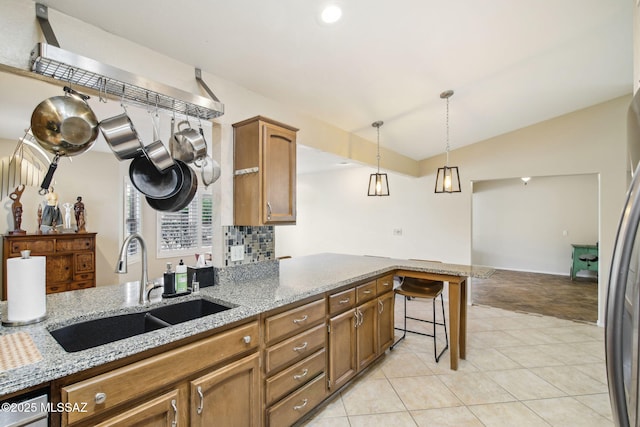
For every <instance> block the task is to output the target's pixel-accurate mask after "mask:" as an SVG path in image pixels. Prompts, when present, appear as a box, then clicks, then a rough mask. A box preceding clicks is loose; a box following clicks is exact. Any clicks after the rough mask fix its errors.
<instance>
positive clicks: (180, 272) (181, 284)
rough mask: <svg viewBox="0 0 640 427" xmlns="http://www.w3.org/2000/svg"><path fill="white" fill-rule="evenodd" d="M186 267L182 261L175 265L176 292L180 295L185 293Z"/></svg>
mask: <svg viewBox="0 0 640 427" xmlns="http://www.w3.org/2000/svg"><path fill="white" fill-rule="evenodd" d="M187 282H188V281H187V266H186V265H185V264H184V262H183V261H182V260H180V263H179V264H178V265H176V292H177V293H179V294H181V293H185V292H187V285H188V284H187Z"/></svg>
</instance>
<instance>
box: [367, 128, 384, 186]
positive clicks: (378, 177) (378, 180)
mask: <svg viewBox="0 0 640 427" xmlns="http://www.w3.org/2000/svg"><path fill="white" fill-rule="evenodd" d="M383 124H384V122H383V121H381V120H378V121H377V122H373V123H371V126H373V127H374V128H376V129H377V130H378V156H377V158H378V172H377V173H372V174H371V176H370V177H369V192H368V193H367V196H388V195H389V181H388V180H387V174H386V173H380V126H382V125H383Z"/></svg>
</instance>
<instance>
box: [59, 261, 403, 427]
mask: <svg viewBox="0 0 640 427" xmlns="http://www.w3.org/2000/svg"><path fill="white" fill-rule="evenodd" d="M393 295H394V293H393V274H387V275H384V276H381V277H378V278H375V279H373V280H369V281H366V282H364V283H363V282H357V283H354V284H351V285H345V286H343V287H341V288H339V289H336V290H334V291H331V292H328V293H325V294H321V295H317V296H314V297H309V298H307V299H305V300H303V301H300V302H297V303H294V304H290V305H287V306H284V307H281V308H278V309H274V310H271V311H269V312H266V313H263V314H261V315H258V316H255V317H254V318H251V319H248V320H247V321H246V322H245V323H241V324H239V325H238V324H236V325H234V326H232V327H227V328H226V329H223V330H222V332H218V331H216V330H213V331H211V333H210V334H208V336H205V335H207V334H201V335H200V336H199V337H198V338H193V339H190V340H188V341H189V342H188V343H187V344H182V345H180V344H177V343H174V344H168V345H167V346H165V347H164V349H162V348H159V349H154V350H150V352H151V355H147V356H144V355H137V356H132V357H131V358H128V359H126V360H123V361H118V362H113V364H112V365H111V366H102V367H98V368H94V369H91V370H88V371H84V372H80V373H78V374H75V375H72V376H70V377H66V378H62V379H60V380H58V381H56V382H54V384H52V387H51V394H52V400H53V401H54V402H61V403H63V404H65V405H70V406H73V405H75V404H82V403H84V402H87V406H86V407H85V408H84V409H85V412H65V413H62V414H61V415H58V416H57V418H54V419H53V420H52V425H54V426H55V425H62V426H73V427H75V426H78V427H79V426H102V427H106V426H122V425H137V426H212V425H215V426H219V427H225V426H243V427H244V426H247V427H251V426H255V427H259V426H268V427H282V426H290V425H295V424H296V423H299V422H301V421H302V420H304V419H305V418H307V417H309V416H310V413H311V412H312V411H313V410H314V409H316V408H317V407H318V406H319V405H320V404H321V403H322V402H323V401H324V400H326V399H327V398H328V397H329V396H330V395H332V394H334V393H336V392H338V391H339V390H340V389H341V388H342V387H344V386H345V385H346V384H347V383H348V382H349V381H350V380H352V379H353V378H355V377H356V376H357V375H358V374H360V373H361V372H363V371H364V370H365V368H367V367H368V366H370V365H371V363H372V362H373V361H375V360H376V359H378V358H379V357H381V356H383V355H384V353H385V351H386V350H387V349H388V348H389V347H390V346H391V344H392V343H393V338H394V333H393V306H394V304H393V301H394V299H393ZM342 319H346V320H342ZM147 353H149V352H147ZM174 423H175V424H174Z"/></svg>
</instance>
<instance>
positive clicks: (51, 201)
mask: <svg viewBox="0 0 640 427" xmlns="http://www.w3.org/2000/svg"><path fill="white" fill-rule="evenodd" d="M44 197H45V199H46V201H47V203H46V205H45V206H44V210H43V211H42V225H45V226H47V227H51V229H52V230H51V231H53V232H55V228H56V225H57V224H61V223H62V214H61V213H60V208H59V207H58V195H57V194H56V193H55V191H53V187H49V192H48V193H47V194H46V195H45V196H44Z"/></svg>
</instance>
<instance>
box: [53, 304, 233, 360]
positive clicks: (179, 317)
mask: <svg viewBox="0 0 640 427" xmlns="http://www.w3.org/2000/svg"><path fill="white" fill-rule="evenodd" d="M229 309H231V307H227V306H224V305H220V304H217V303H215V302H211V301H207V300H204V299H197V300H191V301H185V302H180V303H177V304H171V305H166V306H162V307H158V308H154V309H152V310H149V311H143V312H141V313H129V314H121V315H116V316H109V317H102V318H99V319H94V320H88V321H85V322H79V323H74V324H72V325H69V326H64V327H62V328H59V329H55V330H53V331H50V332H49V333H50V334H51V336H53V338H55V340H56V341H57V342H58V343H59V344H60V345H61V346H62V348H64V349H65V350H66V351H67V352H69V353H73V352H76V351H81V350H86V349H89V348H93V347H97V346H99V345H103V344H108V343H111V342H114V341H118V340H122V339H125V338H130V337H133V336H136V335H140V334H144V333H146V332H151V331H155V330H156V329H161V328H164V327H167V326H171V325H177V324H178V323H182V322H187V321H189V320H194V319H198V318H200V317H204V316H208V315H210V314H215V313H220V312H222V311H225V310H229Z"/></svg>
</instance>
